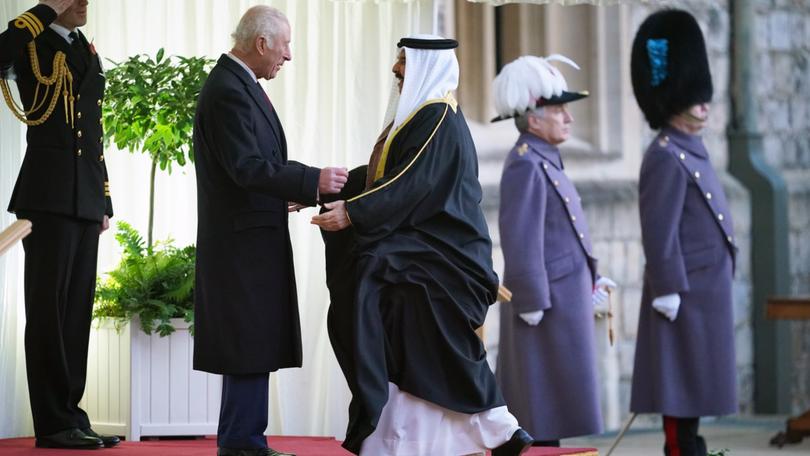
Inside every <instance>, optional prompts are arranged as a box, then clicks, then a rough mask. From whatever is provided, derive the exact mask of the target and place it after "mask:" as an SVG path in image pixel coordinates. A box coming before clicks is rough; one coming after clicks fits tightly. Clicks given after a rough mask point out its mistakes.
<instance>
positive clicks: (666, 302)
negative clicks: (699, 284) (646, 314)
mask: <svg viewBox="0 0 810 456" xmlns="http://www.w3.org/2000/svg"><path fill="white" fill-rule="evenodd" d="M652 306H653V308H654V309H655V310H657V311H658V312H660V313H661V314H662V315H663V316H665V317H667V319H668V320H669V321H675V319H676V318H677V317H678V309H680V307H681V296H680V295H679V294H678V293H672V294H668V295H664V296H659V297H657V298H655V299H653V302H652Z"/></svg>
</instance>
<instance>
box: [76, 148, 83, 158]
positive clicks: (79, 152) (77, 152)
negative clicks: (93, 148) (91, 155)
mask: <svg viewBox="0 0 810 456" xmlns="http://www.w3.org/2000/svg"><path fill="white" fill-rule="evenodd" d="M76 155H78V156H79V157H81V156H82V150H81V149H79V150H77V151H76Z"/></svg>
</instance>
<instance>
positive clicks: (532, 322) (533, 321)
mask: <svg viewBox="0 0 810 456" xmlns="http://www.w3.org/2000/svg"><path fill="white" fill-rule="evenodd" d="M544 313H545V312H543V311H542V310H538V311H536V312H526V313H522V314H520V318H522V319H523V321H525V322H526V324H528V325H529V326H537V324H538V323H540V320H542V319H543V314H544Z"/></svg>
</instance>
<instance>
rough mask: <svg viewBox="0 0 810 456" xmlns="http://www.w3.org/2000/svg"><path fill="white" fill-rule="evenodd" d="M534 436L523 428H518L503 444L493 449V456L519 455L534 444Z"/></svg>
mask: <svg viewBox="0 0 810 456" xmlns="http://www.w3.org/2000/svg"><path fill="white" fill-rule="evenodd" d="M532 442H534V439H532V436H530V435H529V433H528V432H526V431H524V430H523V429H518V430H517V431H515V433H514V434H512V437H511V438H510V439H509V440H507V441H506V443H504V444H503V445H501V446H499V447H498V448H494V449H493V450H492V456H518V455H521V454H523V452H524V451H526V450H528V449H529V448H530V447H531V446H532Z"/></svg>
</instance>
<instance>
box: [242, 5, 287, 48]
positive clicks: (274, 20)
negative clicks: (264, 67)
mask: <svg viewBox="0 0 810 456" xmlns="http://www.w3.org/2000/svg"><path fill="white" fill-rule="evenodd" d="M288 23H289V22H288V21H287V16H285V15H284V13H282V12H281V11H279V10H277V9H275V8H273V7H271V6H266V5H257V6H254V7H251V8H250V9H248V10H247V11H245V14H244V15H243V16H242V19H240V20H239V25H237V26H236V31H235V32H233V33H232V34H231V38H233V41H234V47H235V48H236V49H238V50H240V51H242V52H250V50H251V48H252V47H253V43H254V42H255V41H256V38H257V37H259V36H263V37H265V38H267V44H268V45H269V46H273V41H274V40H275V38H276V35H277V34H278V32H279V31H280V30H281V27H282V25H284V24H288Z"/></svg>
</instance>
